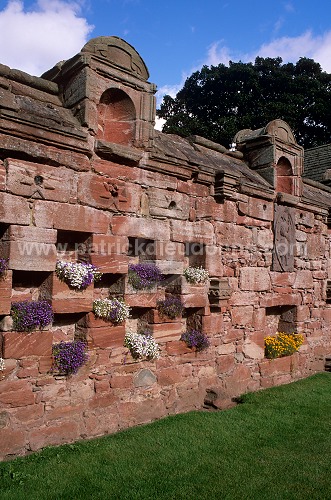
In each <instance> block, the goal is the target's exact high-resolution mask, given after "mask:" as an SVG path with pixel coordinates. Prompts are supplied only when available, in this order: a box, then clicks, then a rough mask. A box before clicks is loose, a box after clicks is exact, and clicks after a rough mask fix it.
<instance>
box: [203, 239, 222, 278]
mask: <svg viewBox="0 0 331 500" xmlns="http://www.w3.org/2000/svg"><path fill="white" fill-rule="evenodd" d="M205 265H206V269H207V270H208V272H209V276H223V263H222V249H221V248H220V247H215V246H213V247H212V246H206V264H205Z"/></svg>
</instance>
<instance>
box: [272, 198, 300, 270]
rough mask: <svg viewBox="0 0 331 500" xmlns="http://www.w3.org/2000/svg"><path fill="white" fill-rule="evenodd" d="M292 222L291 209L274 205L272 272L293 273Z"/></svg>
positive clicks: (292, 211) (293, 239) (293, 234)
mask: <svg viewBox="0 0 331 500" xmlns="http://www.w3.org/2000/svg"><path fill="white" fill-rule="evenodd" d="M294 221H295V218H294V210H293V208H291V207H287V206H285V205H278V204H275V214H274V228H273V229H274V248H273V255H272V271H285V272H292V271H294V250H295V244H296V240H295V222H294Z"/></svg>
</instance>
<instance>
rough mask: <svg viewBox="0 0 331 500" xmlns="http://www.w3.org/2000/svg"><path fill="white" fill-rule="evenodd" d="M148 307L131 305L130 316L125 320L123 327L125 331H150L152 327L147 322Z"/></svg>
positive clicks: (148, 317)
mask: <svg viewBox="0 0 331 500" xmlns="http://www.w3.org/2000/svg"><path fill="white" fill-rule="evenodd" d="M150 310H151V309H150V308H147V307H132V309H131V316H130V318H129V319H127V320H126V321H125V329H126V331H127V332H135V333H151V331H152V328H151V326H150V324H149V319H150V316H149V315H150Z"/></svg>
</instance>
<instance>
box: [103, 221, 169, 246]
mask: <svg viewBox="0 0 331 500" xmlns="http://www.w3.org/2000/svg"><path fill="white" fill-rule="evenodd" d="M111 228H112V232H113V234H115V235H120V236H133V237H140V238H147V239H151V240H167V239H170V228H169V222H168V221H163V220H153V219H145V218H138V217H125V216H121V215H118V216H114V217H113V218H112V219H111Z"/></svg>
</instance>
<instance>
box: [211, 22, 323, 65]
mask: <svg viewBox="0 0 331 500" xmlns="http://www.w3.org/2000/svg"><path fill="white" fill-rule="evenodd" d="M257 56H260V57H281V58H282V59H283V62H297V61H298V60H299V59H300V57H309V58H311V59H314V61H316V62H319V63H320V65H321V66H322V69H323V70H324V71H326V72H328V73H331V31H328V32H326V33H324V34H323V35H319V36H314V34H313V33H312V32H311V31H306V32H305V33H303V34H302V35H300V36H297V37H281V38H275V39H274V40H273V41H272V42H270V43H265V44H263V45H261V47H260V48H259V49H258V50H256V51H255V52H252V53H250V54H249V53H241V54H238V53H235V52H233V51H231V49H229V48H228V47H226V46H224V45H221V42H215V43H213V44H212V45H211V46H210V47H209V49H208V52H207V58H206V61H205V64H207V65H211V64H213V65H217V64H219V63H223V64H226V65H227V64H228V63H229V61H239V60H240V61H243V62H254V60H255V58H256V57H257Z"/></svg>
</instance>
